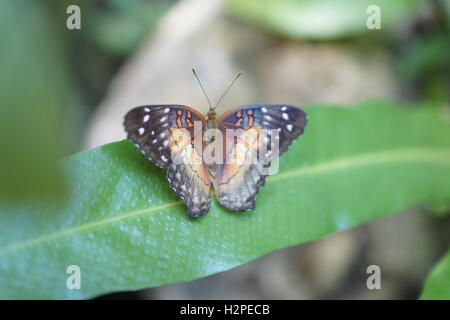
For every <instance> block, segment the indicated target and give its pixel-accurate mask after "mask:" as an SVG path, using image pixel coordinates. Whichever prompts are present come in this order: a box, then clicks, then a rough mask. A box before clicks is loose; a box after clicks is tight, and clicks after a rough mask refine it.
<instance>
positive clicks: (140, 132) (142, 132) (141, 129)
mask: <svg viewBox="0 0 450 320" xmlns="http://www.w3.org/2000/svg"><path fill="white" fill-rule="evenodd" d="M138 131H139V134H140V135H141V136H142V135H143V134H144V132H145V129H144V128H139V130H138Z"/></svg>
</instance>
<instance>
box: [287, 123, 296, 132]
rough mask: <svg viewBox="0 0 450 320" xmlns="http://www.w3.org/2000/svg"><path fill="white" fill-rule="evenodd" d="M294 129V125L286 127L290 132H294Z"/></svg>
mask: <svg viewBox="0 0 450 320" xmlns="http://www.w3.org/2000/svg"><path fill="white" fill-rule="evenodd" d="M293 128H294V126H293V125H292V124H288V125H286V129H288V131H292V129H293Z"/></svg>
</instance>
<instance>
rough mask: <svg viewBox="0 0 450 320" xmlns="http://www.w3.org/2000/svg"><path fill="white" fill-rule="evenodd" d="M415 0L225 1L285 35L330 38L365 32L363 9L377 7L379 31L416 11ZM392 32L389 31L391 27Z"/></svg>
mask: <svg viewBox="0 0 450 320" xmlns="http://www.w3.org/2000/svg"><path fill="white" fill-rule="evenodd" d="M417 4H418V2H417V1H415V0H395V1H379V0H322V1H316V0H227V6H228V9H229V10H230V12H232V13H233V14H235V15H237V16H239V17H241V18H243V19H245V20H249V21H251V22H253V23H255V24H258V25H260V26H262V27H264V28H266V29H268V30H270V31H273V32H276V33H279V34H281V35H283V36H286V37H291V38H300V39H314V40H331V39H338V38H343V37H349V36H354V35H358V34H361V33H364V32H367V31H368V29H367V26H366V21H367V17H368V16H369V15H368V14H367V13H366V10H367V8H368V7H369V6H371V5H377V6H379V7H380V10H381V24H382V27H381V30H383V29H386V30H389V28H390V27H392V25H394V24H401V23H403V22H404V20H405V18H407V17H409V16H411V14H413V13H415V12H417V11H416V9H417ZM391 31H392V30H391Z"/></svg>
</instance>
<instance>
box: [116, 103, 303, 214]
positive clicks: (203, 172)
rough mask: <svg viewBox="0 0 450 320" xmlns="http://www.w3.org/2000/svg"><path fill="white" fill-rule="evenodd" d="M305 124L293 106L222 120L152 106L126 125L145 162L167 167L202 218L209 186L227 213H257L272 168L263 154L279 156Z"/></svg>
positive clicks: (252, 108)
mask: <svg viewBox="0 0 450 320" xmlns="http://www.w3.org/2000/svg"><path fill="white" fill-rule="evenodd" d="M306 123H307V117H306V114H305V113H304V112H303V111H302V110H301V109H299V108H297V107H294V106H289V105H248V106H242V107H238V108H235V109H232V110H230V111H228V112H225V113H224V114H222V115H220V116H219V117H217V116H216V113H215V110H214V109H212V108H211V109H210V110H209V111H208V113H207V114H206V115H205V116H203V115H202V114H201V113H200V112H198V111H196V110H195V109H193V108H190V107H187V106H183V105H151V106H142V107H137V108H134V109H132V110H131V111H129V112H128V113H127V114H126V116H125V121H124V126H125V130H126V131H127V137H128V139H129V140H130V141H131V142H133V143H134V144H135V145H136V146H137V147H138V148H139V149H140V150H141V151H142V152H143V153H144V155H145V156H146V157H147V158H149V159H150V160H151V161H152V162H153V163H155V164H156V165H158V166H160V167H162V168H167V179H168V181H169V184H170V187H171V188H172V189H173V190H174V191H175V192H176V194H177V196H178V197H180V198H182V199H183V200H184V202H185V203H186V205H187V207H188V212H189V216H190V217H199V216H201V215H203V214H204V213H206V212H208V211H209V208H210V206H211V200H210V196H209V194H210V190H211V185H213V186H214V189H215V193H216V197H217V200H218V202H219V203H220V204H221V205H223V206H224V207H226V208H227V209H229V210H234V211H245V210H253V209H254V208H255V198H256V195H257V193H258V191H259V189H260V188H261V186H263V185H264V182H265V178H266V175H267V168H268V167H270V164H271V160H267V161H263V160H262V158H263V157H262V155H264V154H270V153H272V151H273V150H275V149H277V156H278V155H281V153H283V152H284V151H286V150H287V148H288V147H289V145H290V144H291V143H292V141H293V140H294V139H295V138H297V137H298V136H299V135H300V134H301V133H303V131H304V128H305V126H306ZM266 131H267V132H266ZM265 144H266V145H267V144H268V145H269V146H270V147H269V148H267V149H266V148H263V147H264V146H265ZM274 145H276V146H277V148H274V147H273V146H274ZM262 150H263V151H262ZM262 153H264V154H262Z"/></svg>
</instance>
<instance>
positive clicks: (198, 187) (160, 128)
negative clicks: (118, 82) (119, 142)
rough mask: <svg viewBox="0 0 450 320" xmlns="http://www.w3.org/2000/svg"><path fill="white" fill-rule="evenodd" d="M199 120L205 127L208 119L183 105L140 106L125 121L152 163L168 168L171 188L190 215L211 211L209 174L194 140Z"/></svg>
mask: <svg viewBox="0 0 450 320" xmlns="http://www.w3.org/2000/svg"><path fill="white" fill-rule="evenodd" d="M196 121H198V123H199V124H200V127H202V124H203V123H204V122H205V118H204V117H203V116H202V115H201V114H200V113H199V112H197V111H195V110H194V109H192V108H189V107H186V106H181V105H154V106H142V107H137V108H134V109H133V110H131V111H129V112H128V113H127V114H126V116H125V121H124V126H125V130H126V131H127V134H128V135H127V137H128V139H129V140H130V141H131V142H133V143H134V144H135V145H136V146H137V147H138V148H139V149H140V150H141V151H142V152H143V153H144V155H145V156H146V157H147V158H149V159H150V160H151V161H152V162H153V163H155V164H156V165H158V166H159V167H162V168H167V180H168V181H169V184H170V187H171V188H172V189H173V190H174V191H175V192H176V194H177V196H178V197H180V198H182V199H183V200H184V202H185V203H186V205H187V206H188V211H189V216H191V217H198V216H200V215H202V214H204V213H206V212H208V210H209V207H210V197H209V190H210V180H209V175H208V172H207V168H206V167H205V166H204V164H203V163H202V162H201V161H200V162H199V161H197V160H198V159H199V157H200V158H201V149H199V148H198V147H199V146H196V145H195V143H194V138H195V137H194V133H195V132H194V123H195V122H196ZM200 134H202V132H200ZM200 141H201V140H200Z"/></svg>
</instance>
